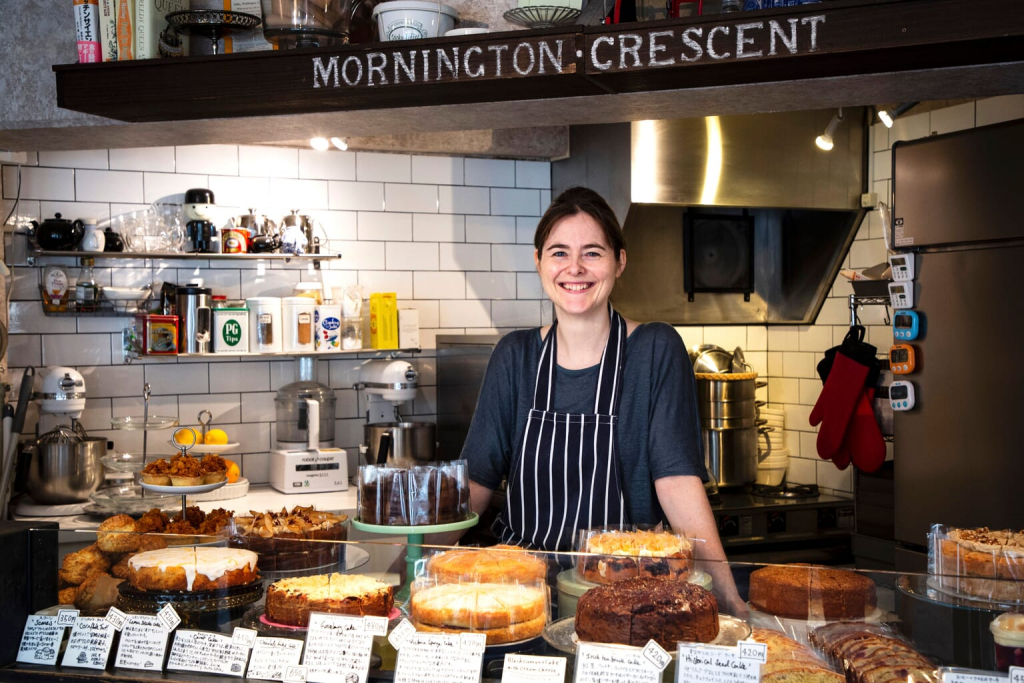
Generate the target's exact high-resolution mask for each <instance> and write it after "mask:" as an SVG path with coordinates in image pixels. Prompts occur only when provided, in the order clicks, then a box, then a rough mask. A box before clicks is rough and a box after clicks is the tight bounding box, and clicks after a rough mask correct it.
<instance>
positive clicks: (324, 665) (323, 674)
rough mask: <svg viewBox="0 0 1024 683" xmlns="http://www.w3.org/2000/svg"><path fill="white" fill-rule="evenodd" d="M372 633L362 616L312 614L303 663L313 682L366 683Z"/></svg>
mask: <svg viewBox="0 0 1024 683" xmlns="http://www.w3.org/2000/svg"><path fill="white" fill-rule="evenodd" d="M372 648H373V634H372V633H368V632H367V631H366V623H365V622H364V621H363V618H362V617H347V616H344V615H341V614H322V613H320V612H313V613H312V614H310V615H309V631H307V632H306V653H305V654H304V655H303V657H302V664H303V665H304V666H305V667H306V672H307V673H306V679H307V680H308V681H310V682H311V683H356V681H358V682H359V683H366V676H367V674H368V673H369V671H370V650H371V649H372Z"/></svg>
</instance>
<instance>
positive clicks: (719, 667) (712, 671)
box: [676, 645, 761, 683]
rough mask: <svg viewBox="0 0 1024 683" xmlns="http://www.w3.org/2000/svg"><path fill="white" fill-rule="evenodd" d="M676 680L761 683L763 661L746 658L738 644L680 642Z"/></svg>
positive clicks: (701, 682) (700, 682)
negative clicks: (714, 644)
mask: <svg viewBox="0 0 1024 683" xmlns="http://www.w3.org/2000/svg"><path fill="white" fill-rule="evenodd" d="M676 680H677V683H759V681H760V680H761V663H760V662H758V661H757V660H755V659H744V658H743V657H741V656H740V650H739V648H738V647H715V646H712V645H680V646H679V662H678V665H677V666H676Z"/></svg>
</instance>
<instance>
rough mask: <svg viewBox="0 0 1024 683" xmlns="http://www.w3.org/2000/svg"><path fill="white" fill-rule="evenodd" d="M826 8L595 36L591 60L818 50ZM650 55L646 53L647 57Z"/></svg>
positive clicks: (630, 62) (605, 63)
mask: <svg viewBox="0 0 1024 683" xmlns="http://www.w3.org/2000/svg"><path fill="white" fill-rule="evenodd" d="M825 23H826V16H825V15H824V14H817V15H814V16H809V17H802V18H800V19H795V18H794V19H771V20H768V21H767V22H765V21H752V22H744V23H739V24H735V25H731V24H719V25H716V26H711V27H710V28H707V29H706V30H705V27H702V26H691V27H689V28H681V29H665V30H659V31H648V32H645V33H619V34H613V35H604V36H598V37H597V38H594V39H593V41H592V42H591V43H590V55H589V56H590V63H589V66H590V67H592V68H594V69H597V70H598V71H608V70H611V69H613V67H614V68H615V69H616V70H620V71H621V70H627V69H636V68H658V67H666V66H673V65H676V64H684V63H694V62H700V61H708V60H711V61H721V60H724V59H730V58H733V59H751V58H757V57H764V56H770V57H774V56H776V55H779V54H781V53H783V51H784V52H787V53H788V54H791V55H796V54H801V53H809V52H817V51H818V31H819V26H821V25H824V24H825ZM644 56H646V58H644Z"/></svg>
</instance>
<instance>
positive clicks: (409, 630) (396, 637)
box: [388, 619, 416, 650]
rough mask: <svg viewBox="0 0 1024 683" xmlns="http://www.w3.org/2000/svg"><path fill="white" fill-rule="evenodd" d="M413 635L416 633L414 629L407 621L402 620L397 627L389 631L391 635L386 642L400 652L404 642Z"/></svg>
mask: <svg viewBox="0 0 1024 683" xmlns="http://www.w3.org/2000/svg"><path fill="white" fill-rule="evenodd" d="M414 633H416V627H415V626H413V625H412V623H411V622H410V621H409V620H408V619H402V621H400V622H399V623H398V626H396V627H395V628H394V630H392V631H391V635H389V636H388V642H389V643H391V647H393V648H395V649H396V650H401V649H402V645H404V644H405V641H406V640H407V639H408V638H409V636H411V635H412V634H414Z"/></svg>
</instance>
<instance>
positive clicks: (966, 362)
mask: <svg viewBox="0 0 1024 683" xmlns="http://www.w3.org/2000/svg"><path fill="white" fill-rule="evenodd" d="M892 178H893V197H892V201H893V204H892V224H893V225H892V243H893V245H894V247H895V248H896V249H899V250H903V249H906V250H910V251H911V252H913V253H914V254H915V270H916V278H915V281H914V306H913V310H916V311H918V312H919V315H920V317H921V319H922V324H923V334H921V336H920V337H919V338H918V339H917V340H915V341H912V342H908V343H910V344H911V345H912V346H914V348H915V350H916V354H917V365H918V369H917V371H916V372H914V373H912V374H910V375H907V376H905V377H902V378H901V377H897V378H896V379H906V380H909V381H910V382H912V383H913V384H914V387H915V393H916V406H915V407H914V408H913V409H912V410H909V411H906V412H897V413H896V414H895V418H894V434H895V444H894V446H895V451H894V458H893V459H894V467H895V537H896V542H897V550H896V568H897V569H898V570H912V569H917V570H923V569H924V567H925V562H926V559H927V546H926V544H927V536H926V534H927V532H928V530H929V527H930V525H932V524H935V523H942V524H949V525H954V526H961V527H976V526H989V527H991V528H1017V529H1020V528H1022V527H1024V488H1022V484H1024V344H1022V341H1024V297H1022V295H1024V216H1022V200H1024V121H1018V122H1012V123H1007V124H999V125H995V126H987V127H982V128H975V129H972V130H968V131H962V132H958V133H952V134H948V135H941V136H935V137H931V138H926V139H923V140H918V141H912V142H905V143H898V144H897V145H895V146H894V147H893V175H892Z"/></svg>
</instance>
